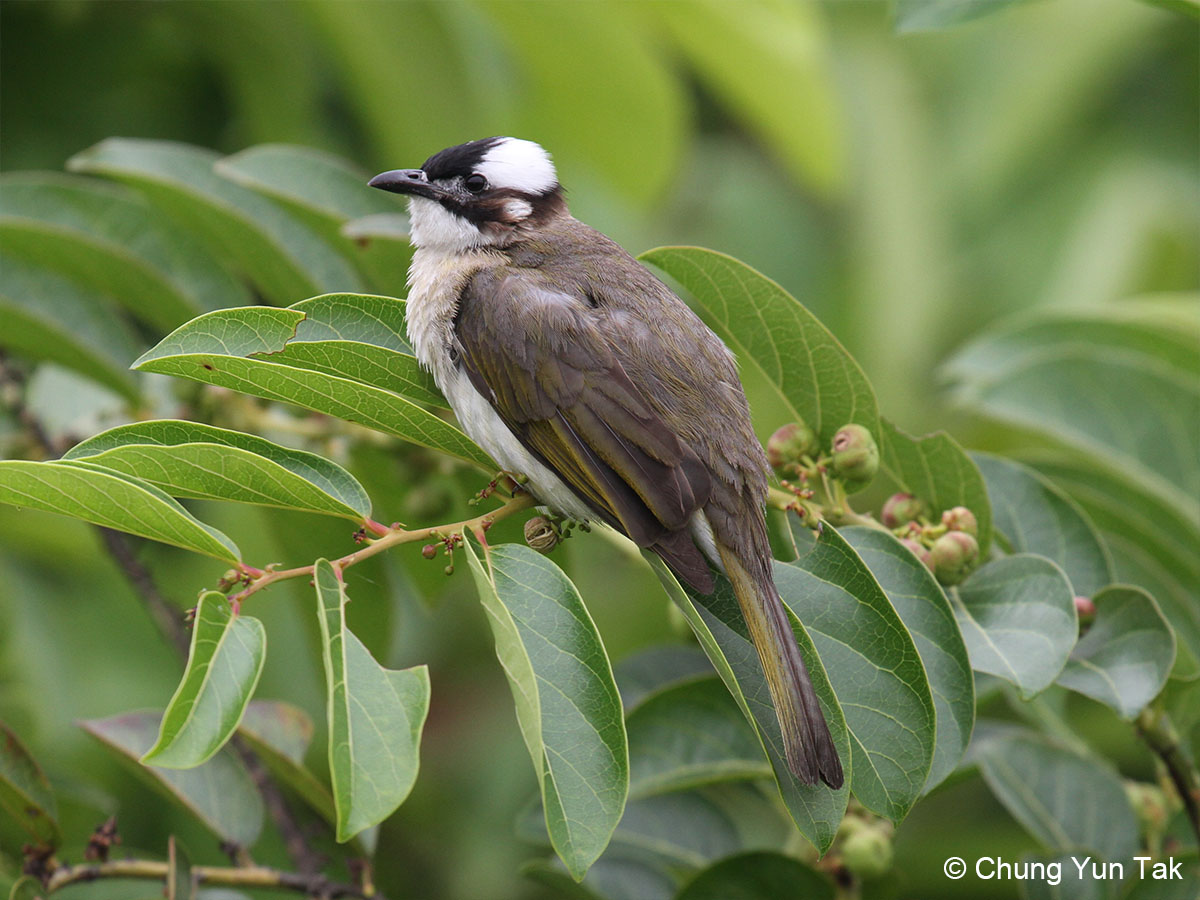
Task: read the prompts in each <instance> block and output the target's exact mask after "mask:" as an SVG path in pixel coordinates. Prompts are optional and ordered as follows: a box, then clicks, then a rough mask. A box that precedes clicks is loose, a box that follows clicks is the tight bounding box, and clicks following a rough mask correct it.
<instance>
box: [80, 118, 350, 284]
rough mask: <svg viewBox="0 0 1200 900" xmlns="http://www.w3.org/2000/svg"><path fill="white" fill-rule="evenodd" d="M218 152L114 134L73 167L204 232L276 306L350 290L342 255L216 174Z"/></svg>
mask: <svg viewBox="0 0 1200 900" xmlns="http://www.w3.org/2000/svg"><path fill="white" fill-rule="evenodd" d="M219 158H220V155H219V154H217V153H215V152H212V151H209V150H204V149H201V148H199V147H191V146H188V145H187V144H177V143H173V142H170V141H150V140H135V139H131V138H109V139H108V140H105V141H102V142H100V143H99V144H97V145H96V146H94V147H92V148H90V149H88V150H85V151H83V152H82V153H79V154H77V155H76V156H74V157H72V158H71V159H70V160H69V161H68V162H67V168H68V169H70V170H71V171H74V172H86V173H89V174H96V175H104V176H108V177H111V178H116V179H119V180H121V181H124V182H126V183H129V184H131V185H133V186H135V187H136V188H137V189H138V190H139V191H140V192H141V193H142V194H143V195H145V197H146V198H147V199H148V200H149V201H150V202H151V203H153V204H155V205H156V206H158V207H160V208H161V209H162V210H164V211H165V212H166V213H168V214H169V215H171V216H173V217H174V218H175V219H177V220H179V221H181V222H182V223H183V224H185V225H187V226H188V228H189V229H191V230H193V231H195V232H197V233H199V234H200V235H201V236H202V237H203V238H204V239H205V240H207V242H208V243H209V245H210V247H211V248H212V250H213V252H214V253H215V254H217V255H218V256H219V257H221V258H223V259H229V260H231V261H233V263H234V264H235V265H236V266H237V267H238V268H239V269H241V270H242V271H243V272H245V273H246V275H247V276H248V277H249V278H250V280H251V281H253V282H254V284H255V285H256V286H257V287H258V289H259V290H260V291H261V292H262V293H263V294H264V295H265V296H267V297H268V298H270V299H271V300H272V301H273V302H275V303H277V304H283V303H288V302H290V301H292V300H295V299H296V298H297V297H311V296H312V295H314V294H321V293H325V292H327V291H353V290H357V289H358V288H359V287H360V286H361V282H360V280H359V277H358V275H357V273H355V271H354V270H353V268H351V266H350V264H349V263H347V262H346V261H345V260H344V259H343V258H342V256H341V255H340V254H338V253H337V252H336V251H335V250H334V249H333V248H331V247H330V246H329V245H328V244H326V243H325V242H324V241H323V240H321V239H320V238H319V237H318V236H317V235H316V234H314V233H313V232H312V231H311V230H310V229H309V228H307V227H306V226H304V225H302V224H301V223H300V222H298V221H297V220H296V219H295V218H294V217H293V216H291V215H289V214H288V213H287V212H285V211H284V210H282V209H280V208H279V207H278V206H277V205H275V204H274V203H272V202H271V201H270V200H267V199H266V198H264V197H261V196H259V195H258V194H256V193H255V192H254V191H251V190H247V189H246V188H244V187H241V186H240V185H237V184H234V183H233V182H232V181H230V180H228V179H226V178H222V177H221V176H220V175H217V174H216V173H215V172H214V171H213V165H214V163H216V161H217V160H218V159H219Z"/></svg>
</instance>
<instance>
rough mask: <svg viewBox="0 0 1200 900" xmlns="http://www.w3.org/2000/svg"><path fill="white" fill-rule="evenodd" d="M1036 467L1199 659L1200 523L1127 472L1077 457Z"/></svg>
mask: <svg viewBox="0 0 1200 900" xmlns="http://www.w3.org/2000/svg"><path fill="white" fill-rule="evenodd" d="M1030 462H1031V463H1033V465H1035V466H1036V467H1037V469H1038V471H1040V472H1042V473H1043V474H1044V475H1047V476H1049V477H1050V478H1051V480H1053V481H1054V483H1055V484H1057V485H1059V486H1060V487H1062V488H1063V489H1064V490H1066V491H1067V492H1068V493H1069V494H1070V495H1071V497H1072V498H1074V499H1075V500H1076V502H1078V503H1079V504H1080V506H1082V507H1083V509H1084V511H1085V512H1086V513H1087V515H1088V516H1089V517H1090V518H1091V519H1092V521H1093V522H1095V523H1096V525H1097V527H1098V528H1099V529H1100V531H1101V533H1102V534H1103V536H1104V542H1105V544H1107V545H1108V549H1109V550H1110V551H1111V552H1112V556H1113V565H1114V568H1115V570H1116V580H1117V581H1119V582H1121V583H1124V584H1136V585H1139V586H1140V587H1143V588H1145V589H1146V590H1148V591H1149V592H1150V594H1151V595H1152V596H1153V597H1154V598H1155V600H1156V601H1157V602H1158V604H1159V606H1160V607H1161V608H1162V611H1163V613H1164V614H1165V615H1166V617H1167V621H1169V622H1170V623H1171V626H1172V627H1173V628H1174V629H1175V633H1176V635H1177V636H1178V637H1179V639H1180V641H1181V642H1182V644H1183V646H1184V647H1186V648H1188V649H1189V650H1190V651H1191V655H1192V657H1193V658H1195V659H1197V660H1200V555H1198V554H1197V553H1196V547H1198V546H1200V520H1198V519H1196V518H1194V517H1191V516H1189V515H1188V514H1187V512H1186V511H1185V510H1182V509H1181V508H1180V504H1179V503H1178V498H1171V497H1165V496H1162V495H1160V494H1158V493H1156V492H1154V491H1151V490H1149V489H1147V487H1146V486H1145V485H1142V484H1136V483H1134V482H1132V481H1130V479H1129V477H1128V476H1127V475H1126V473H1124V472H1121V471H1119V470H1117V469H1113V468H1110V467H1108V466H1105V465H1102V464H1100V463H1098V462H1096V461H1094V460H1093V461H1087V460H1081V459H1080V458H1079V455H1078V454H1071V455H1066V454H1061V455H1060V454H1054V455H1044V454H1043V455H1038V456H1036V457H1032V458H1031V459H1030Z"/></svg>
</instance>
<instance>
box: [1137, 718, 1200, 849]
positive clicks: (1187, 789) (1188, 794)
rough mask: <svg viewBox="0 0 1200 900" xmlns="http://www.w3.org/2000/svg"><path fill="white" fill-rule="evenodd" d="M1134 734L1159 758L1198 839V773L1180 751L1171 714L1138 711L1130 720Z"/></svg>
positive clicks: (1199, 796)
mask: <svg viewBox="0 0 1200 900" xmlns="http://www.w3.org/2000/svg"><path fill="white" fill-rule="evenodd" d="M1134 724H1135V725H1136V726H1137V731H1138V734H1139V735H1140V736H1141V738H1142V740H1144V741H1145V742H1146V746H1148V747H1149V748H1150V749H1151V750H1153V751H1154V753H1155V755H1156V756H1158V758H1159V759H1160V760H1162V763H1163V765H1164V766H1165V767H1166V769H1167V774H1168V775H1169V776H1170V778H1171V782H1172V784H1174V785H1175V790H1176V791H1177V792H1178V793H1179V799H1180V800H1181V801H1182V802H1183V808H1184V810H1185V811H1186V812H1187V817H1188V820H1189V821H1190V822H1191V823H1192V830H1193V831H1194V832H1196V838H1197V839H1200V772H1198V771H1197V770H1196V765H1195V763H1193V762H1192V761H1191V760H1190V759H1189V758H1188V756H1187V754H1186V753H1184V752H1183V747H1182V745H1181V744H1180V742H1179V735H1178V733H1176V731H1175V726H1174V725H1173V724H1172V723H1171V717H1170V716H1168V715H1167V713H1166V712H1165V711H1164V710H1161V709H1153V708H1151V707H1147V708H1146V709H1144V710H1142V712H1141V714H1140V715H1139V716H1138V717H1137V721H1136V722H1135V723H1134Z"/></svg>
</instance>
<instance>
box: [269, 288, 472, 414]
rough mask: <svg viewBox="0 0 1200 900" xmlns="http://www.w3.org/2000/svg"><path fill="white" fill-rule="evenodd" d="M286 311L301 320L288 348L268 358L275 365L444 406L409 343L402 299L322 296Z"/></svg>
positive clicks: (296, 304) (439, 394)
mask: <svg viewBox="0 0 1200 900" xmlns="http://www.w3.org/2000/svg"><path fill="white" fill-rule="evenodd" d="M290 308H291V309H295V310H299V311H300V312H302V313H304V316H305V319H304V321H303V322H302V323H300V325H299V327H298V328H297V329H296V336H295V337H294V338H293V339H292V340H290V341H289V342H288V345H287V347H285V348H284V349H283V350H282V351H281V352H279V353H276V354H273V355H272V357H271V358H272V359H273V360H274V361H276V362H282V363H285V364H288V365H296V366H300V367H301V368H305V369H315V370H316V371H318V372H328V373H329V374H330V375H341V376H343V377H345V378H350V379H352V380H354V381H361V382H363V383H364V384H370V385H374V386H375V387H381V388H385V389H386V390H389V391H393V392H394V393H397V394H400V395H402V396H405V397H410V398H412V399H414V400H419V401H421V402H422V403H432V404H434V405H436V406H441V407H448V404H447V403H446V399H445V398H444V397H443V396H442V394H441V392H440V391H439V390H438V388H437V385H436V384H435V383H434V381H433V376H432V375H430V374H429V373H428V372H426V371H425V369H424V368H422V367H421V364H420V363H418V362H417V359H416V357H415V356H413V353H412V349H411V348H410V347H409V345H408V337H407V334H406V328H405V323H404V316H405V311H406V308H407V304H406V303H405V301H403V300H400V299H397V298H396V297H379V296H375V295H373V294H325V295H324V296H321V297H313V298H312V299H310V300H302V301H300V302H299V303H293V304H292V306H291V307H290Z"/></svg>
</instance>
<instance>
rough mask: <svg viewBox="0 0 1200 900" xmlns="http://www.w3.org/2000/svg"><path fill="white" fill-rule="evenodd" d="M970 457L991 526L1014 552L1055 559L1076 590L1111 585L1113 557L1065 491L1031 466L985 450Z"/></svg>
mask: <svg viewBox="0 0 1200 900" xmlns="http://www.w3.org/2000/svg"><path fill="white" fill-rule="evenodd" d="M971 458H972V459H973V460H974V461H975V464H976V465H977V466H979V469H980V471H981V472H983V477H984V480H985V481H986V482H987V487H988V497H989V499H990V500H991V505H992V515H993V517H994V520H995V521H994V524H995V527H996V530H997V531H998V532H999V533H1000V534H1002V535H1004V537H1005V539H1006V540H1007V542H1008V547H1009V549H1010V550H1011V552H1013V553H1037V554H1039V555H1041V556H1044V557H1046V558H1047V559H1050V560H1053V561H1054V562H1056V563H1058V565H1059V566H1060V567H1061V568H1062V570H1063V571H1064V572H1066V573H1067V577H1068V578H1070V579H1071V586H1072V587H1073V588H1074V589H1075V593H1076V594H1080V595H1082V596H1084V597H1091V596H1092V595H1093V594H1095V593H1096V592H1097V591H1098V590H1100V589H1101V588H1102V587H1104V586H1105V585H1107V584H1112V580H1113V572H1112V562H1111V560H1110V559H1109V555H1108V549H1107V548H1106V547H1105V546H1104V542H1103V541H1102V540H1101V539H1100V535H1099V533H1098V532H1097V531H1096V527H1095V526H1094V525H1093V524H1092V523H1091V522H1090V521H1089V520H1088V518H1087V516H1086V515H1085V514H1084V512H1083V510H1081V509H1080V508H1079V506H1078V504H1076V503H1075V501H1073V500H1072V499H1071V498H1070V497H1069V496H1067V494H1066V493H1065V492H1064V491H1062V490H1060V489H1059V488H1057V487H1055V486H1054V485H1053V484H1052V483H1050V482H1049V481H1048V480H1047V479H1045V478H1044V477H1042V476H1041V475H1039V474H1038V473H1037V472H1035V471H1034V470H1032V469H1030V468H1028V467H1026V466H1023V465H1021V464H1020V463H1015V462H1012V461H1011V460H1007V459H1001V458H1000V457H998V456H990V455H989V454H986V453H972V454H971Z"/></svg>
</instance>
